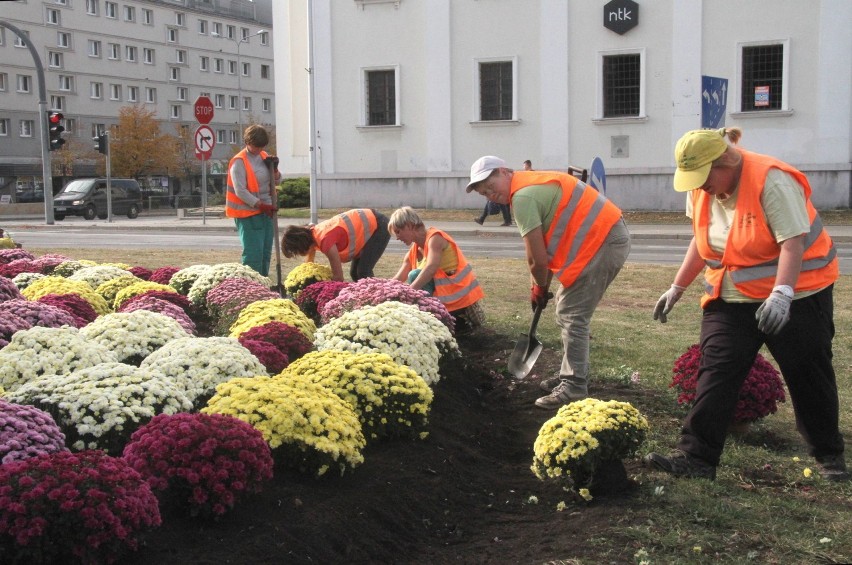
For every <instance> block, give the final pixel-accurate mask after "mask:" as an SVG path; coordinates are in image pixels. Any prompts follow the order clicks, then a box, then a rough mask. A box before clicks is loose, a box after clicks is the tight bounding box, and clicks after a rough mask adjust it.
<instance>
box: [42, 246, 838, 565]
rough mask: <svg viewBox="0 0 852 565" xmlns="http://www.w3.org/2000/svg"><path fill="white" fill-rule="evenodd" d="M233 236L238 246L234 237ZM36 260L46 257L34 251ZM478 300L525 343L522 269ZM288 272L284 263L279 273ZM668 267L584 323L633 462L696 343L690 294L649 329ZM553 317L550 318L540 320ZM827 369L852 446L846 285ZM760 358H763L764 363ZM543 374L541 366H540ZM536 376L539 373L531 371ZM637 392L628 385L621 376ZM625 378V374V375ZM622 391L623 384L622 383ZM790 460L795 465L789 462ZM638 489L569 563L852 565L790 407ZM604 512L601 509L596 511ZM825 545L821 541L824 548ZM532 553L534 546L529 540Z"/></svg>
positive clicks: (483, 276)
mask: <svg viewBox="0 0 852 565" xmlns="http://www.w3.org/2000/svg"><path fill="white" fill-rule="evenodd" d="M235 237H236V236H235ZM31 251H32V252H34V253H36V254H42V253H46V252H47V251H48V250H45V249H32V250H31ZM74 257H75V258H76V259H93V260H97V261H100V262H106V261H116V262H127V263H130V264H134V265H144V266H146V267H148V268H155V267H159V266H163V265H176V266H186V265H190V264H195V263H207V264H212V263H217V262H228V261H239V251H200V252H189V251H182V250H130V251H123V250H104V249H96V250H94V249H93V250H87V249H80V250H75V252H74ZM401 259H402V256H401V255H393V254H388V255H386V256H385V257H383V258H382V260H381V261H380V263H379V265H378V267H377V273H376V274H377V276H390V275H391V274H393V273H394V272H395V271H396V269H397V267H398V265H399V262H400V261H401ZM471 260H472V263H473V265H474V268H475V270H476V273H477V276H478V278H479V280H480V283H481V284H482V285H483V287H484V289H485V291H486V293H487V297H486V302H485V304H486V310H487V313H488V317H489V324H491V325H492V326H493V327H494V328H495V329H496V331H497V332H498V333H499V334H501V335H506V336H515V335H518V334H520V333H525V332H526V331H527V328H528V324H529V320H530V314H529V306H528V303H527V300H528V290H527V288H528V280H529V275H528V274H527V273H528V272H527V267H526V264H525V262H524V261H523V260H513V259H484V258H480V257H472V258H471ZM296 264H297V262H296V261H293V260H287V261H284V263H283V267H282V269H283V272H284V274H286V273H287V272H289V270H290V269H292V268H293V267H295V266H296ZM675 271H676V268H675V267H661V266H650V265H640V264H633V263H630V264H628V265H626V266H625V268H624V269H623V271H622V272H621V274H620V275H619V277H618V278H617V279H616V281H615V282H614V283H613V285H612V286H611V287H610V289H609V290H608V292H607V294H606V295H605V297H604V300H603V302H602V303H601V305H600V307H599V308H598V311H597V312H596V314H595V317H594V319H593V321H592V337H593V339H592V345H591V347H592V351H591V353H592V363H593V366H592V384H593V387H594V384H595V379H596V378H597V379H599V381H598V382H600V383H602V384H606V385H607V386H611V385H618V387H619V388H618V393H619V395H620V399H621V400H629V401H630V402H632V403H634V405H635V406H637V408H639V409H640V410H641V411H642V412H643V413H644V414H645V415H646V417H647V418H648V419H649V421H650V423H651V433H650V436H649V438H648V441H647V444H646V445H645V446H644V448H643V450H642V452H643V453H644V452H647V451H651V450H663V451H667V450H668V449H669V448H670V447H671V446H673V445H674V443H675V441H676V438H677V435H678V433H679V429H680V421H681V419H682V417H683V415H684V411H683V409H681V408H679V407H678V406H677V405H676V402H675V395H674V393H673V392H672V391H670V390H669V388H668V384H669V382H670V380H671V367H672V363H673V362H674V360H675V359H676V358H677V357H678V356H679V355H680V354H682V353H683V352H684V351H685V350H686V348H687V347H688V346H689V345H691V344H693V343H696V342H697V340H698V334H699V326H700V316H701V310H700V307H699V306H698V298H699V292H700V289H699V286H700V285H698V284H694V285H693V286H692V287H691V288H690V289H689V290H688V291H687V292H686V294H685V296H684V297H683V299H682V300H681V301H680V302H679V303H678V304H677V306H675V308H674V310H673V311H672V313H671V314H670V316H669V322H668V323H667V324H659V323H657V322H654V321H653V320H652V318H651V311H652V309H653V306H654V304H655V302H656V300H657V298H658V297H659V295H660V294H661V293H662V292H663V291H664V290H665V289H666V288H668V286H669V284H670V283H671V280H672V278H673V277H674V274H675ZM550 312H552V310H550ZM835 325H836V328H837V337H836V338H835V340H834V355H835V357H834V366H835V369H836V372H837V380H838V388H839V391H840V405H841V417H840V418H841V431H842V433H843V434H844V436H845V437H847V438H849V437H852V339H850V337H849V334H850V328H852V277H850V276H845V277H842V278H841V279H840V281H838V283H837V285H836V286H835ZM539 337H540V339H541V340H542V341H543V342H544V344H545V347H546V348H548V349H550V350H555V351H558V350H559V348H560V338H559V328H558V327H557V326H556V324H555V321H554V320H553V316H552V314H550V315H545V316H542V320H541V324H540V326H539ZM763 353H764V355H766V356H767V358H768V359H771V356H769V354H768V352H766V351H764V352H763ZM539 363H541V361H540V362H539ZM537 370H541V367H540V366H537ZM628 370H629V372H630V373H632V372H633V371H638V373H639V378H640V382H639V383H638V384H626V383H625V382H624V381H625V375H626V374H627V372H628ZM628 376H629V375H628ZM628 380H629V379H628ZM794 458H798V460H795V459H794ZM628 467H629V468H630V469H631V472H632V473H633V478H634V479H635V480H636V481H638V482H639V483H640V485H641V486H640V488H639V489H638V493H637V494H636V495H634V497H633V499H631V500H630V501H629V502H628V504H627V508H626V509H625V510H623V511H622V510H621V509H619V512H620V513H619V515H618V516H613V517H612V520H611V526H610V527H609V530H608V531H606V532H605V533H604V534H603V535H602V536H599V535H596V536H595V538H594V540H587V543H589V545H590V547H595V550H596V553H597V555H596V558H595V559H590V560H583V561H575V560H571V561H569V562H571V563H575V562H577V563H580V562H582V563H599V562H604V561H613V562H619V563H624V562H626V563H638V562H639V559H638V558H634V557H633V556H634V555H636V553H637V552H638V551H640V550H641V551H644V552H646V553H647V555H648V556H647V557H646V558H645V559H647V560H648V562H649V563H654V564H656V563H667V564H668V563H715V562H725V563H784V564H786V563H820V562H822V563H842V562H849V561H852V483H844V484H831V483H827V482H825V481H822V480H821V479H819V478H818V476H817V473H816V472H814V475H813V476H811V477H810V478H806V477H805V476H804V474H803V472H804V470H805V469H806V468H808V467H811V468H813V461H812V460H811V459H810V458H809V457H808V456H807V454H806V453H805V449H804V446H803V444H802V441H801V439H800V437H799V435H798V434H797V432H796V430H795V422H794V417H793V412H792V409H791V406H790V402H789V400H788V401H787V402H786V403H785V404H782V405H781V408H780V409H779V411H778V413H776V414H774V415H772V416H770V417H768V418H766V419H764V420H763V421H761V422H759V423H758V424H757V425H756V426H755V427H754V428H753V429H752V431H751V432H750V433H749V434H747V435H745V436H743V437H731V438H729V440H728V442H727V444H726V448H725V452H724V454H723V457H722V462H721V466H720V467H719V472H718V478H717V480H716V481H715V482H709V481H704V480H676V479H672V478H670V477H668V476H665V475H662V474H660V473H655V472H650V471H646V470H644V469H643V468H641V466H639V465H636V464H630V465H628ZM602 504H606V502H603V503H602ZM825 540H830V541H825ZM531 542H532V543H534V540H531Z"/></svg>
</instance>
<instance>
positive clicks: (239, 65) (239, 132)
mask: <svg viewBox="0 0 852 565" xmlns="http://www.w3.org/2000/svg"><path fill="white" fill-rule="evenodd" d="M264 33H266V30H265V29H261V30H259V31H256V32H255V33H252V34H251V35H247V36H245V37H243V38H241V39H235V38H233V37H228V38H227V39H230V40H231V41H233V42H234V43H236V44H237V120H238V123H239V130H237V135H238V136H241V135H242V134H243V80H242V78H243V63H242V60H241V59H240V47H242V45H243V43H248V40H249V39H250V38H252V37H254V36H256V35H263V34H264ZM210 35H212V36H213V37H225V36H224V35H221V34H219V33H216V32H215V31H214V32H212V33H211V34H210Z"/></svg>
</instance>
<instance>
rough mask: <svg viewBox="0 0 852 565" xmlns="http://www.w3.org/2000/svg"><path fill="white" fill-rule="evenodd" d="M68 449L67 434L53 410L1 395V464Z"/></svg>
mask: <svg viewBox="0 0 852 565" xmlns="http://www.w3.org/2000/svg"><path fill="white" fill-rule="evenodd" d="M64 449H65V434H63V433H62V431H61V430H60V429H59V426H57V425H56V422H55V421H54V420H53V417H51V415H50V414H48V413H47V412H45V411H43V410H39V409H38V408H35V407H34V406H27V405H23V404H13V403H11V402H7V401H5V400H3V399H2V398H0V464H6V463H11V462H12V461H22V460H24V459H28V458H30V457H35V456H36V455H41V454H43V453H53V452H54V451H62V450H64Z"/></svg>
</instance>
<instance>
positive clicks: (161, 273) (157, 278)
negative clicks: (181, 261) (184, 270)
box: [148, 267, 180, 284]
mask: <svg viewBox="0 0 852 565" xmlns="http://www.w3.org/2000/svg"><path fill="white" fill-rule="evenodd" d="M178 271H180V268H179V267H160V268H159V269H154V271H153V272H152V273H151V276H150V277H148V280H149V281H151V282H156V283H160V284H169V283H170V282H171V280H172V275H174V274H175V273H177V272H178Z"/></svg>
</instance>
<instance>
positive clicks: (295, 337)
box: [239, 322, 313, 375]
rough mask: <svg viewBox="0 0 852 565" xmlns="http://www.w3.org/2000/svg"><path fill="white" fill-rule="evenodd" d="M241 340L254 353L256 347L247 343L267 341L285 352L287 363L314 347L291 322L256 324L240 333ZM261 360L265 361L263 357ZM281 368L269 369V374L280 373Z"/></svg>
mask: <svg viewBox="0 0 852 565" xmlns="http://www.w3.org/2000/svg"><path fill="white" fill-rule="evenodd" d="M239 341H240V343H242V344H243V347H245V348H246V349H248V350H249V351H251V352H252V353H254V349H252V347H250V346H249V345H247V342H250V341H263V342H266V343H268V344H270V345H272V346H274V347H275V348H276V349H278V350H279V351H280V352H281V353H283V354H284V356H285V357H286V359H287V361H286V363H292V362H293V361H295V360H296V359H298V358H299V357H301V356H302V355H304V354H305V353H307V352H308V351H310V350H311V349H313V344H312V343H311V342H310V341H308V338H306V337H305V334H303V333H302V332H301V331H300V330H299V329H298V328H296V327H295V326H291V325H290V324H285V323H283V322H269V323H266V324H263V325H261V326H255V327H253V328H251V329H250V330H248V331H246V332H245V333H243V334H242V335H240V337H239ZM256 356H257V355H256ZM258 359H260V357H258ZM261 362H263V360H262V359H261ZM264 365H266V363H264ZM284 366H285V367H286V366H287V365H286V364H285V365H284ZM283 368H284V367H281V369H283ZM267 369H269V366H267ZM281 369H278V370H277V371H272V370H269V374H270V375H274V374H276V373H280V372H281Z"/></svg>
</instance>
